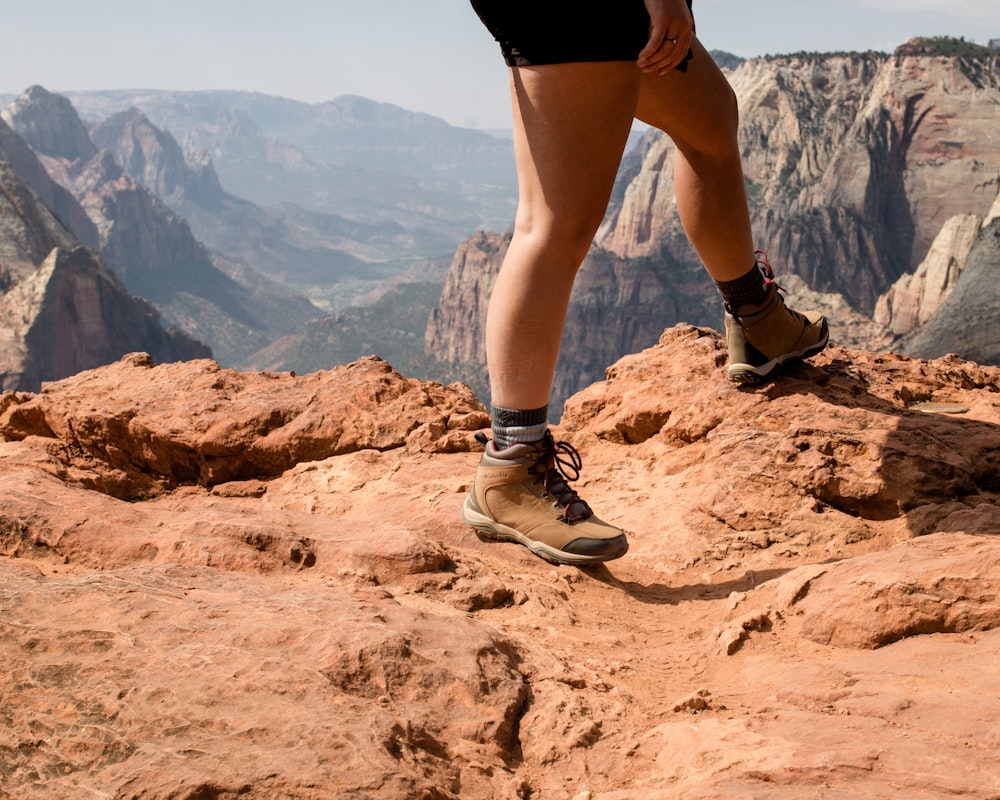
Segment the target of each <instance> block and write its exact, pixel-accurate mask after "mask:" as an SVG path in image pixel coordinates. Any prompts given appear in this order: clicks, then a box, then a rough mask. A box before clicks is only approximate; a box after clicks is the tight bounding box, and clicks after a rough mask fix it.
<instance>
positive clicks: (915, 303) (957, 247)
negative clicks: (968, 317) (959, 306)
mask: <svg viewBox="0 0 1000 800" xmlns="http://www.w3.org/2000/svg"><path fill="white" fill-rule="evenodd" d="M982 225H983V220H982V219H981V218H980V217H978V216H976V215H975V214H960V215H958V216H957V217H952V218H951V219H949V220H948V221H947V222H945V224H944V226H943V227H942V228H941V232H940V233H939V234H938V235H937V238H935V239H934V242H933V243H932V244H931V248H930V250H929V251H928V253H927V257H926V258H925V259H924V260H923V261H922V262H921V263H920V266H919V267H917V269H916V270H915V271H914V272H908V273H906V274H905V275H903V277H901V278H900V279H899V280H898V281H896V282H895V283H894V284H893V285H892V287H891V288H890V289H889V291H888V292H886V293H885V294H884V295H882V296H881V297H880V298H879V300H878V303H877V304H876V306H875V313H874V315H873V316H874V319H875V321H876V322H879V323H881V324H883V325H885V326H886V327H887V328H888V329H889V330H890V331H892V333H893V334H895V335H897V336H903V335H905V334H908V333H911V332H913V331H915V330H916V329H917V328H919V327H920V326H921V325H923V324H924V323H925V322H927V320H929V319H930V318H931V317H933V316H934V314H935V313H936V312H937V310H938V309H939V308H940V307H941V304H942V303H943V302H944V299H945V298H946V297H947V296H948V295H949V294H950V293H951V290H952V289H953V288H954V287H955V284H956V282H957V281H958V279H959V276H960V275H961V274H962V270H963V268H964V267H965V262H966V260H967V259H968V257H969V252H970V251H971V250H972V247H973V245H974V244H975V243H976V240H977V239H978V237H979V232H980V230H981V229H982Z"/></svg>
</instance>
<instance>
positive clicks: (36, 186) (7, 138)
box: [0, 114, 101, 250]
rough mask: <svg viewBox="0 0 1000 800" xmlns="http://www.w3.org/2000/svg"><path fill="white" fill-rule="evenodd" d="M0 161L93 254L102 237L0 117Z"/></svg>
mask: <svg viewBox="0 0 1000 800" xmlns="http://www.w3.org/2000/svg"><path fill="white" fill-rule="evenodd" d="M0 161H6V162H7V163H8V164H10V166H11V167H13V169H14V171H15V172H16V173H17V174H18V175H19V176H20V177H21V179H22V180H23V181H24V182H25V183H26V184H28V186H30V187H31V189H32V191H34V192H35V194H37V195H38V196H39V197H40V198H41V200H42V202H43V203H44V204H45V205H46V207H47V208H49V209H51V210H52V212H53V213H54V214H55V215H56V216H57V217H58V218H59V219H60V220H62V222H63V223H64V224H65V225H66V227H67V228H69V229H70V230H71V231H72V232H73V234H74V235H75V236H76V238H77V239H78V240H79V241H80V242H81V243H82V244H84V245H86V246H87V247H89V248H91V249H93V250H96V249H98V248H99V247H100V242H101V237H100V235H99V234H98V232H97V226H96V225H94V223H93V222H92V221H91V219H90V217H88V216H87V212H86V211H84V210H83V208H82V207H81V206H80V203H79V202H78V201H77V199H76V198H75V197H74V196H73V195H72V193H70V192H69V191H67V190H66V189H65V188H63V187H62V186H60V185H59V184H58V183H56V182H55V181H54V180H52V178H51V177H50V176H49V173H48V172H47V171H46V169H45V167H44V166H43V165H42V163H41V161H39V160H38V156H36V155H35V152H34V150H32V149H31V148H30V147H29V146H28V144H27V142H25V141H24V139H22V138H21V137H20V136H18V135H17V134H16V133H15V132H14V131H13V130H12V129H11V127H10V126H9V125H8V124H7V122H6V120H4V118H3V116H2V114H0Z"/></svg>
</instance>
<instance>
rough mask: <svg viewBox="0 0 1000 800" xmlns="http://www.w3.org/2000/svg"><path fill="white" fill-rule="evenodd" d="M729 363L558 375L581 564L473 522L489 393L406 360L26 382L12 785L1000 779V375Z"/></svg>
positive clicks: (20, 428)
mask: <svg viewBox="0 0 1000 800" xmlns="http://www.w3.org/2000/svg"><path fill="white" fill-rule="evenodd" d="M722 364H723V358H722V343H721V339H720V337H719V336H718V334H716V333H714V332H712V331H707V330H703V329H698V328H692V327H690V326H680V327H678V328H675V329H671V330H668V331H666V332H665V333H664V335H663V337H662V339H661V342H660V344H659V345H657V346H656V347H653V348H651V349H649V350H647V351H645V352H643V353H640V354H637V355H635V356H630V357H628V358H626V359H623V360H622V361H621V362H619V363H618V364H616V365H615V366H614V367H613V368H611V369H610V370H609V378H608V380H607V381H606V382H604V383H601V384H596V385H594V386H592V387H590V388H589V389H587V390H586V391H584V392H582V393H580V394H579V395H577V396H576V397H574V398H572V399H571V400H570V401H569V402H568V403H567V411H566V416H565V418H564V420H563V422H562V425H561V428H560V429H559V430H558V431H557V433H558V435H559V436H560V437H565V438H568V439H569V440H570V441H572V442H573V443H574V444H575V445H576V446H577V447H578V448H579V449H580V450H581V452H582V454H583V458H584V470H583V479H582V480H581V481H580V486H579V488H580V491H581V493H582V494H583V495H584V497H585V498H586V499H587V500H588V501H589V502H591V503H592V505H593V506H594V507H595V509H596V510H597V512H598V513H599V514H600V515H601V516H602V517H605V518H607V519H609V520H613V521H615V522H617V523H620V524H622V525H623V526H625V527H626V528H627V529H628V530H629V531H630V532H631V535H632V549H631V550H630V552H629V554H628V555H627V556H626V557H625V558H623V559H621V560H619V561H616V562H612V563H611V564H608V565H607V566H605V567H599V568H593V569H590V570H586V571H584V570H573V569H566V568H554V567H552V566H550V565H548V564H546V563H545V562H542V561H539V560H538V559H536V558H534V557H533V556H531V555H530V554H529V553H528V552H527V551H526V550H525V549H524V548H520V547H518V546H516V545H508V544H497V543H487V542H481V541H479V540H478V539H477V538H476V537H475V535H474V534H473V533H472V532H471V531H470V530H469V529H467V528H465V527H464V526H463V525H462V524H461V523H460V521H459V520H458V508H459V506H460V504H461V502H462V498H463V495H464V493H465V492H466V491H467V490H468V486H469V482H470V480H471V477H472V472H473V469H474V466H475V463H476V461H477V458H478V456H477V455H476V452H475V451H474V449H473V448H474V444H473V441H472V431H473V430H475V429H476V428H478V427H480V426H483V425H485V424H486V421H487V420H486V416H485V412H484V410H483V409H482V407H481V406H480V405H479V404H478V403H477V402H476V401H475V399H474V398H473V397H472V396H471V395H470V394H469V393H468V392H466V391H464V390H463V389H461V388H460V387H443V386H440V385H436V384H425V383H421V382H419V381H412V380H408V379H406V378H404V377H402V376H400V375H399V374H398V373H396V372H395V371H393V370H392V369H391V368H390V367H389V366H388V365H386V364H384V362H380V361H377V360H364V361H361V362H358V363H356V364H353V365H350V366H348V367H344V368H341V369H339V370H334V371H331V372H328V373H317V374H315V375H307V376H302V377H294V376H291V375H268V374H240V373H235V372H232V371H228V370H220V369H218V368H217V367H216V366H215V365H214V364H212V362H207V361H200V362H191V363H188V364H176V365H168V366H154V365H152V364H151V363H150V362H148V361H147V360H146V359H144V358H142V357H140V356H134V357H131V358H129V359H126V360H123V361H122V362H119V363H118V364H114V365H111V366H109V367H106V368H102V369H99V370H95V371H93V372H89V373H83V374H81V375H78V376H76V377H74V378H71V379H67V380H65V381H60V382H59V383H55V384H50V385H47V386H46V387H45V388H44V391H43V392H42V393H40V394H38V395H25V394H16V395H15V394H10V393H8V394H5V395H2V396H0V433H2V438H3V441H0V553H2V555H0V608H2V609H3V614H2V616H0V660H2V663H3V664H4V669H3V670H2V671H0V717H2V719H3V720H4V725H3V726H0V796H3V797H6V796H10V797H17V798H19V799H20V798H25V800H34V798H45V799H46V800H51V799H52V798H55V799H56V800H60V799H61V798H67V799H69V798H73V799H74V800H75V798H80V797H90V796H93V797H121V798H124V797H136V798H149V799H152V798H157V799H159V798H163V799H164V800H166V798H207V797H214V798H225V799H227V800H228V799H229V798H233V800H235V798H237V797H240V798H261V799H263V798H267V800H270V799H271V798H292V797H295V798H308V799H309V800H318V799H320V798H322V799H323V800H326V798H340V797H358V798H361V797H366V798H392V799H393V800H396V799H397V798H404V799H405V798H414V799H416V798H478V797H483V798H486V797H489V798H494V797H496V798H505V799H506V798H510V799H511V800H514V799H515V798H525V797H529V796H530V797H542V798H555V799H556V800H576V799H578V798H584V797H588V798H590V800H624V799H625V798H628V800H652V799H653V798H657V800H659V798H664V797H684V798H726V800H730V799H731V798H734V797H766V798H789V800H791V798H795V800H799V799H800V798H804V797H806V798H808V797H816V798H820V797H822V798H835V797H845V798H846V797H886V798H889V797H899V798H904V797H905V798H910V797H920V796H925V797H966V798H976V799H977V800H980V799H981V798H984V797H986V798H988V797H994V796H998V795H1000V768H998V767H997V765H996V758H995V753H996V750H997V748H998V747H1000V729H998V728H997V724H996V719H997V718H998V717H1000V700H998V699H997V698H1000V677H998V673H997V671H996V670H995V669H993V668H992V665H993V664H995V663H996V662H997V658H998V657H1000V630H998V627H1000V626H998V623H1000V614H998V612H997V609H996V594H997V588H998V587H997V575H998V567H1000V564H998V560H1000V540H998V539H997V538H996V534H997V533H1000V514H998V512H997V506H996V500H997V496H996V493H997V491H998V489H1000V482H998V481H997V478H996V476H997V474H1000V473H998V469H997V454H998V453H1000V408H998V400H997V396H998V390H1000V370H997V369H987V368H982V367H978V366H976V365H974V364H969V363H967V362H962V361H959V360H957V359H942V360H939V361H933V362H921V361H914V360H910V359H905V358H899V357H895V356H875V355H872V354H870V353H866V352H862V351H855V350H845V349H842V348H832V349H831V350H830V351H829V352H828V353H826V354H824V355H822V356H820V357H817V358H815V359H813V362H812V364H811V365H806V366H801V367H798V368H793V369H790V370H788V372H787V374H786V375H784V376H782V377H781V378H780V379H779V380H778V381H776V382H775V383H773V384H770V385H766V386H763V387H759V388H756V389H754V388H750V389H747V388H744V389H741V388H739V387H737V386H735V385H733V384H730V383H728V382H727V381H726V380H725V376H724V370H723V367H722ZM920 401H923V402H927V401H930V402H939V403H945V402H946V403H950V404H952V406H953V407H954V406H959V405H960V406H963V407H965V408H967V409H968V411H966V412H965V413H961V414H940V413H937V414H927V413H922V412H920V411H917V410H915V409H913V408H911V407H910V406H911V405H912V404H913V403H915V402H920ZM935 407H937V408H941V407H942V406H935ZM124 498H127V501H126V499H124Z"/></svg>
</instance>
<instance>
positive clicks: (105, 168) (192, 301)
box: [0, 87, 321, 365]
mask: <svg viewBox="0 0 1000 800" xmlns="http://www.w3.org/2000/svg"><path fill="white" fill-rule="evenodd" d="M0 116H2V118H3V119H4V120H5V121H6V122H7V123H8V124H9V125H10V126H11V128H12V129H14V130H15V131H17V132H18V133H19V134H22V135H23V137H24V138H25V139H26V141H27V143H28V144H29V145H30V146H31V147H32V148H33V149H34V151H35V152H36V153H37V154H38V156H39V159H40V160H41V162H42V163H43V164H44V165H45V167H46V169H47V171H48V173H49V175H51V176H53V177H54V178H55V179H56V180H57V181H58V182H59V183H60V184H62V185H63V186H64V187H65V188H67V189H69V190H70V191H71V192H72V194H73V195H74V196H75V197H76V198H77V200H78V201H79V203H80V205H81V206H82V207H83V208H84V209H85V210H86V212H87V215H88V216H89V217H90V219H91V221H92V223H93V224H94V225H95V226H96V229H97V232H98V234H99V240H100V245H99V247H100V255H101V258H102V260H103V261H104V263H105V264H107V265H108V266H109V267H110V268H111V269H112V270H114V272H115V273H116V274H117V275H118V277H119V278H120V279H121V281H122V282H123V284H124V285H125V287H126V288H127V289H128V290H129V291H130V292H132V293H133V294H135V295H137V296H140V297H144V298H146V299H148V300H149V301H150V302H152V303H153V304H154V305H155V306H156V307H157V308H158V309H159V310H160V312H161V313H162V314H163V316H164V319H165V320H167V321H168V323H169V324H172V325H174V326H176V327H178V328H180V329H181V330H184V331H186V332H187V333H188V334H189V335H191V336H193V337H195V338H197V339H200V340H201V341H205V342H207V343H208V344H209V345H210V346H211V347H212V350H213V352H214V353H215V355H216V357H217V358H218V359H219V360H220V362H222V363H223V364H227V365H232V364H238V363H239V362H240V360H241V359H242V358H244V357H246V356H248V355H249V354H251V353H253V352H254V351H256V350H257V349H259V348H260V347H263V346H264V345H266V344H267V343H269V342H271V341H273V340H274V339H275V338H277V337H279V336H281V335H283V334H284V333H287V332H289V331H291V330H294V329H295V328H297V327H298V326H299V325H301V324H303V323H304V322H305V321H307V320H308V319H310V318H312V317H315V316H318V315H319V314H320V313H321V312H320V311H319V309H317V308H316V307H315V306H313V305H312V304H311V303H310V302H309V301H308V300H306V299H305V298H304V297H301V296H299V295H296V294H295V293H293V292H292V291H291V290H289V289H287V288H285V287H283V286H281V285H279V284H277V283H274V282H273V281H268V280H267V279H265V278H264V276H262V275H252V274H250V273H249V272H248V271H247V270H246V268H245V267H243V266H242V265H240V264H237V263H234V262H232V261H231V260H229V259H219V263H218V264H216V263H215V262H214V260H213V258H212V256H211V254H210V253H209V251H208V250H207V249H206V248H205V247H204V245H202V244H201V243H200V242H198V241H197V240H196V239H195V237H194V236H193V235H192V233H191V230H190V228H189V226H188V225H187V223H186V222H185V221H184V220H183V219H182V218H181V217H179V216H177V215H176V214H175V213H174V212H172V211H171V210H170V209H169V208H168V207H167V206H166V205H164V204H163V203H162V202H161V201H160V200H159V199H158V198H156V197H155V196H154V195H153V193H152V192H151V191H150V190H148V189H147V188H146V187H144V186H142V185H141V184H139V183H138V182H136V181H135V180H134V179H132V178H131V177H130V176H129V175H127V174H126V173H125V171H124V170H123V169H122V167H121V165H120V164H119V163H118V162H117V161H116V159H115V157H114V156H113V154H112V153H111V152H110V151H108V150H101V151H98V150H97V148H96V146H95V145H94V144H93V142H92V141H91V140H90V138H89V134H88V136H87V138H84V136H83V135H82V134H81V131H83V132H84V133H86V128H85V126H83V123H82V121H81V120H80V118H79V117H78V115H77V114H76V111H75V109H74V108H73V107H72V105H71V104H70V103H69V102H67V101H66V100H65V99H64V98H59V97H58V96H55V95H52V94H51V93H49V92H47V91H46V90H45V89H43V88H41V87H32V88H30V89H29V90H28V91H26V92H25V93H24V94H22V95H21V96H20V97H18V98H17V99H16V100H15V101H14V102H13V103H12V104H10V105H9V106H7V107H6V108H5V109H4V110H3V112H2V113H0ZM159 152H160V154H161V156H163V160H169V156H170V149H169V147H168V148H167V149H166V150H161V151H159ZM182 173H183V170H180V171H179V172H178V173H177V175H176V177H177V178H178V180H181V181H182V182H183V180H184V175H183V174H182ZM192 175H193V176H194V178H195V180H197V181H200V183H199V185H201V186H202V187H203V188H204V187H206V186H207V189H206V191H209V192H211V191H218V189H217V188H216V187H213V185H212V181H211V178H210V177H209V179H207V180H206V179H205V176H204V171H202V173H201V174H200V176H199V174H198V173H197V171H196V170H190V171H189V173H188V174H187V177H188V178H190V177H191V176H192ZM165 176H166V170H163V171H161V177H162V178H163V179H164V180H166V177H165ZM220 267H221V268H220Z"/></svg>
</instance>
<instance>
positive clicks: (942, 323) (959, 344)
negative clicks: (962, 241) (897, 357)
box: [896, 218, 1000, 364]
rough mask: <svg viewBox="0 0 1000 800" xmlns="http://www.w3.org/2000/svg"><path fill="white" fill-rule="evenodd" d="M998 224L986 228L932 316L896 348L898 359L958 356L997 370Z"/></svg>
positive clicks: (999, 349) (999, 350)
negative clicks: (956, 354)
mask: <svg viewBox="0 0 1000 800" xmlns="http://www.w3.org/2000/svg"><path fill="white" fill-rule="evenodd" d="M998 275H1000V219H998V218H994V219H993V221H992V222H990V223H989V224H987V225H985V226H984V227H983V229H982V231H980V233H979V236H978V237H977V238H976V241H975V243H974V244H973V246H972V248H971V249H970V250H969V255H968V258H966V260H965V265H964V267H963V269H962V271H961V274H960V275H959V276H958V278H957V280H956V281H955V283H954V286H953V287H952V290H951V292H950V293H949V294H948V295H947V297H945V299H944V300H942V302H941V304H940V306H939V307H938V309H937V311H936V312H935V313H934V315H933V316H932V317H931V318H930V319H928V320H927V321H926V322H925V323H924V324H923V325H921V326H920V327H919V328H917V329H916V330H914V331H913V332H912V333H909V334H908V335H907V336H904V337H903V338H902V340H901V341H900V342H899V343H898V344H897V345H896V348H897V349H898V350H899V352H901V353H906V354H909V355H912V356H917V357H920V358H936V357H938V356H943V355H945V354H948V353H960V354H961V355H962V356H963V357H964V358H968V359H972V360H975V361H978V362H979V363H981V364H1000V336H998V334H997V331H1000V282H998V280H997V276H998Z"/></svg>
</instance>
